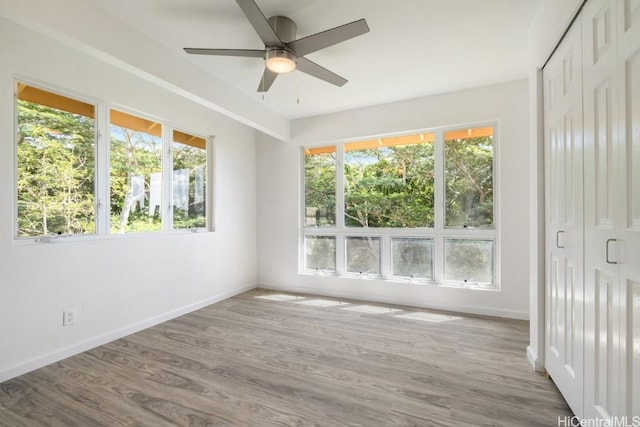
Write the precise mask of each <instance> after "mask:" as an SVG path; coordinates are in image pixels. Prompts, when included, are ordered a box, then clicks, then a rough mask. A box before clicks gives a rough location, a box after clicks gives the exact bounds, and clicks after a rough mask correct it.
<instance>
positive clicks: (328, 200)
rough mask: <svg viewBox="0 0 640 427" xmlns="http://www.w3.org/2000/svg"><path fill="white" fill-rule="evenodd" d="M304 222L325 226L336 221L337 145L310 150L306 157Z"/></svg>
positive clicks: (307, 224) (308, 224)
mask: <svg viewBox="0 0 640 427" xmlns="http://www.w3.org/2000/svg"><path fill="white" fill-rule="evenodd" d="M304 174H305V175H304V181H305V182H306V183H307V185H306V186H305V188H304V190H305V191H304V196H305V198H304V201H305V218H304V224H305V225H306V226H313V227H325V226H331V225H335V223H336V147H323V148H320V149H318V148H316V149H313V150H309V151H308V152H307V155H306V156H305V158H304Z"/></svg>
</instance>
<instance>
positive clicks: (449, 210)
mask: <svg viewBox="0 0 640 427" xmlns="http://www.w3.org/2000/svg"><path fill="white" fill-rule="evenodd" d="M445 178H446V197H445V199H446V205H445V225H446V226H447V227H463V226H464V227H485V228H492V227H493V138H491V137H482V138H468V139H453V140H447V141H445Z"/></svg>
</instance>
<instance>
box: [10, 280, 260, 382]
mask: <svg viewBox="0 0 640 427" xmlns="http://www.w3.org/2000/svg"><path fill="white" fill-rule="evenodd" d="M255 288H256V285H251V286H245V287H242V288H239V289H234V290H231V291H228V292H223V293H221V294H218V295H215V296H213V297H210V298H206V299H204V300H201V301H198V302H196V303H193V304H189V305H186V306H183V307H180V308H177V309H175V310H172V311H170V312H167V313H163V314H160V315H157V316H153V317H151V318H149V319H145V320H142V321H140V322H137V323H134V324H132V325H129V326H127V327H124V328H121V329H118V330H116V331H113V332H110V333H107V334H104V335H101V336H98V337H95V338H90V339H88V340H85V341H81V342H79V343H77V344H73V345H71V346H68V347H65V348H62V349H60V350H56V351H54V352H51V353H48V354H46V355H44V356H39V357H35V358H33V359H30V360H28V361H26V362H23V363H20V364H18V365H14V366H11V367H9V368H7V369H3V370H0V383H2V382H4V381H7V380H10V379H11V378H15V377H17V376H20V375H23V374H26V373H27V372H31V371H33V370H36V369H39V368H42V367H44V366H47V365H50V364H51V363H55V362H57V361H59V360H62V359H66V358H67V357H71V356H74V355H76V354H78V353H82V352H83V351H87V350H91V349H92V348H95V347H99V346H101V345H104V344H107V343H109V342H111V341H114V340H117V339H120V338H124V337H126V336H127V335H131V334H133V333H135V332H138V331H141V330H143V329H147V328H150V327H152V326H155V325H157V324H159V323H162V322H166V321H167V320H171V319H174V318H176V317H180V316H182V315H185V314H187V313H191V312H192V311H195V310H199V309H201V308H203V307H206V306H208V305H211V304H215V303H217V302H220V301H223V300H225V299H228V298H231V297H233V296H236V295H239V294H241V293H244V292H247V291H250V290H252V289H255Z"/></svg>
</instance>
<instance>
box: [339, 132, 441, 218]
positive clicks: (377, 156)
mask: <svg viewBox="0 0 640 427" xmlns="http://www.w3.org/2000/svg"><path fill="white" fill-rule="evenodd" d="M344 174H345V224H346V225H347V226H356V227H409V228H412V227H433V221H434V189H433V177H434V157H433V145H432V144H415V145H407V146H398V147H390V148H386V147H383V148H379V149H367V150H359V151H354V152H350V153H346V154H345V167H344Z"/></svg>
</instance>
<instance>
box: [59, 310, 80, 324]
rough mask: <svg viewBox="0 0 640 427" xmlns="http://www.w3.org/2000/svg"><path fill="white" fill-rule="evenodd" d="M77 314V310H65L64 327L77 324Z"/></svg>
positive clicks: (63, 315) (63, 313)
mask: <svg viewBox="0 0 640 427" xmlns="http://www.w3.org/2000/svg"><path fill="white" fill-rule="evenodd" d="M76 320H77V314H76V312H75V310H64V311H63V312H62V326H70V325H73V324H74V323H76Z"/></svg>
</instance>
